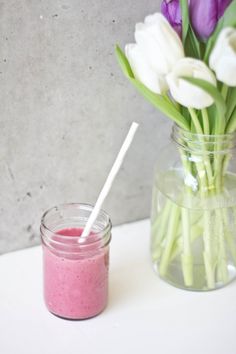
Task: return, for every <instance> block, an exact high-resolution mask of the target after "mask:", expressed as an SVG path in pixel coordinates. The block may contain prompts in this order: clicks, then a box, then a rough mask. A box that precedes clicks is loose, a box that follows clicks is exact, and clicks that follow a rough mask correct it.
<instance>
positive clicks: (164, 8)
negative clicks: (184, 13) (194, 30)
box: [161, 0, 182, 36]
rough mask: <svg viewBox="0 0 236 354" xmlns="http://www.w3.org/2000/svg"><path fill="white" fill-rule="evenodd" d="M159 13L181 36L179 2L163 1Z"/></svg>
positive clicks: (173, 0)
mask: <svg viewBox="0 0 236 354" xmlns="http://www.w3.org/2000/svg"><path fill="white" fill-rule="evenodd" d="M161 12H162V14H163V15H164V16H165V17H166V19H167V20H168V21H169V23H170V24H171V26H172V27H173V28H174V30H175V31H176V32H177V33H178V34H179V36H181V33H182V18H181V9H180V5H179V0H171V1H168V0H164V1H162V3H161Z"/></svg>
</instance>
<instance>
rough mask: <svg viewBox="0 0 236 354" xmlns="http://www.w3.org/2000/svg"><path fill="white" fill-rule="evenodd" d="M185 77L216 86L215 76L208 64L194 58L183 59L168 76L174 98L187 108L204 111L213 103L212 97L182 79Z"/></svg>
mask: <svg viewBox="0 0 236 354" xmlns="http://www.w3.org/2000/svg"><path fill="white" fill-rule="evenodd" d="M183 76H187V77H190V78H191V77H192V78H197V79H202V80H205V81H208V82H210V83H211V84H213V85H214V86H215V85H216V79H215V77H214V74H213V73H212V72H211V71H210V70H209V68H208V67H207V66H206V64H205V63H204V62H202V61H200V60H197V59H193V58H183V59H181V60H179V61H178V63H177V64H176V66H175V67H174V69H173V70H172V72H171V73H170V74H168V75H167V78H166V79H167V83H168V85H169V89H170V93H171V95H172V97H173V98H174V99H175V100H176V101H177V102H178V103H180V104H182V105H183V106H185V107H192V108H196V109H202V108H205V107H208V106H210V105H211V104H212V103H213V99H212V97H211V96H210V95H209V94H208V93H206V92H205V91H204V90H203V89H201V88H199V87H196V86H195V85H193V84H191V83H189V82H187V81H185V80H184V79H182V77H183Z"/></svg>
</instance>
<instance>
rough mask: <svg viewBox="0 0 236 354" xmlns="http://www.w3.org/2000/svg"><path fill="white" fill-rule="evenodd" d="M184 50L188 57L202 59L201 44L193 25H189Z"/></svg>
mask: <svg viewBox="0 0 236 354" xmlns="http://www.w3.org/2000/svg"><path fill="white" fill-rule="evenodd" d="M184 50H185V55H186V56H187V57H193V58H197V59H201V51H200V44H199V41H198V39H197V37H196V36H195V33H194V31H193V29H192V27H191V26H189V30H188V33H187V37H186V40H185V46H184Z"/></svg>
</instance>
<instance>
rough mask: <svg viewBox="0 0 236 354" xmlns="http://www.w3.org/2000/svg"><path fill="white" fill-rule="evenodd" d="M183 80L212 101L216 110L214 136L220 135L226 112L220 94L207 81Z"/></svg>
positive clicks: (223, 127) (187, 78)
mask: <svg viewBox="0 0 236 354" xmlns="http://www.w3.org/2000/svg"><path fill="white" fill-rule="evenodd" d="M182 79H183V80H186V81H188V82H189V83H191V84H193V85H195V86H197V87H200V88H201V89H202V90H204V91H205V92H206V93H208V94H209V95H210V96H211V97H212V98H213V100H214V102H215V105H216V108H217V112H218V114H217V117H216V124H215V134H221V133H222V132H223V131H222V130H224V129H225V112H226V105H225V101H224V99H223V96H222V95H221V93H220V92H219V91H218V90H217V88H216V87H215V86H214V85H212V84H210V83H209V82H208V81H205V80H202V79H196V78H192V77H191V78H190V77H186V76H183V77H182Z"/></svg>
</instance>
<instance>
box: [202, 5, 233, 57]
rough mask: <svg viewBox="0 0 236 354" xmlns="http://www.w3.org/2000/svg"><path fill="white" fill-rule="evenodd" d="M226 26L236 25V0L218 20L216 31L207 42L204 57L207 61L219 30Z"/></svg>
mask: <svg viewBox="0 0 236 354" xmlns="http://www.w3.org/2000/svg"><path fill="white" fill-rule="evenodd" d="M225 27H236V0H233V1H232V2H231V4H230V5H229V6H228V7H227V9H226V10H225V13H224V15H223V16H222V17H221V19H220V20H219V21H218V24H217V26H216V29H215V31H214V32H213V34H212V35H211V37H210V38H209V40H208V42H207V48H206V52H205V57H204V61H205V62H206V63H208V60H209V56H210V53H211V51H212V49H213V47H214V44H215V42H216V40H217V37H218V35H219V32H220V31H221V30H222V29H223V28H225Z"/></svg>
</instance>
